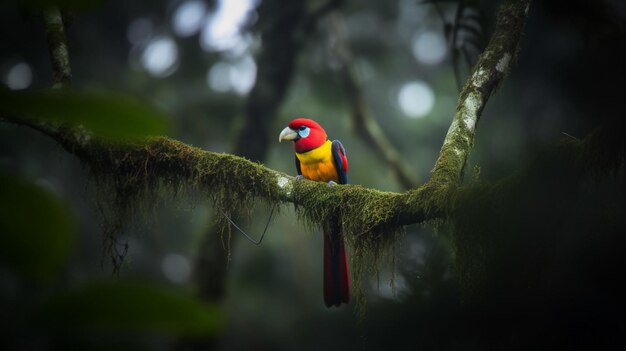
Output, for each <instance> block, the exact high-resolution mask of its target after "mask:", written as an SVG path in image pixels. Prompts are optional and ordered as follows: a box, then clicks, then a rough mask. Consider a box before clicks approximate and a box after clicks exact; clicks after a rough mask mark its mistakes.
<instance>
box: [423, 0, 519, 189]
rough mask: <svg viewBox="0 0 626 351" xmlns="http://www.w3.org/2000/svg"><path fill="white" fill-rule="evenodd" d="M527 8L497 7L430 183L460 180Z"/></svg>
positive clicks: (515, 1) (513, 3) (512, 54)
mask: <svg viewBox="0 0 626 351" xmlns="http://www.w3.org/2000/svg"><path fill="white" fill-rule="evenodd" d="M529 6H530V0H513V1H507V2H505V3H504V4H503V5H502V6H501V7H500V9H499V11H498V16H497V22H496V27H495V31H494V33H493V35H492V36H491V39H490V40H489V44H487V47H486V49H485V51H484V52H483V53H482V54H481V55H480V57H479V59H478V62H477V64H476V66H474V69H473V70H472V74H471V76H470V78H469V79H468V80H467V82H466V83H465V87H464V88H463V90H462V91H461V95H460V97H459V101H458V102H457V107H456V112H455V114H454V118H453V120H452V124H450V128H449V129H448V133H447V134H446V138H445V140H444V142H443V146H442V147H441V151H440V152H439V157H438V159H437V161H436V163H435V168H434V169H433V171H432V176H431V179H430V181H429V182H431V183H434V184H443V185H446V186H456V185H458V184H460V182H461V181H462V180H463V172H464V169H465V165H466V163H467V158H468V157H469V154H470V151H471V150H472V147H473V144H474V134H475V131H476V125H477V124H478V120H479V119H480V116H481V114H482V111H483V108H484V107H485V105H486V104H487V100H489V97H490V96H491V94H493V93H494V92H495V91H496V89H497V87H498V86H499V85H500V84H501V82H502V81H503V80H504V78H505V76H506V74H507V72H508V71H509V68H510V66H511V64H512V63H514V62H515V61H516V60H517V54H518V51H519V41H520V38H521V37H522V33H523V31H524V25H525V23H526V17H527V15H528V9H529Z"/></svg>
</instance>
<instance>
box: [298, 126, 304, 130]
mask: <svg viewBox="0 0 626 351" xmlns="http://www.w3.org/2000/svg"><path fill="white" fill-rule="evenodd" d="M298 129H300V130H305V129H306V126H300V128H298Z"/></svg>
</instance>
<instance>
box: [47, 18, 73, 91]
mask: <svg viewBox="0 0 626 351" xmlns="http://www.w3.org/2000/svg"><path fill="white" fill-rule="evenodd" d="M43 18H44V25H45V28H46V37H47V40H48V52H49V53H50V61H51V63H52V73H53V81H54V85H53V87H54V88H59V87H63V86H69V85H70V84H71V83H72V70H71V68H70V55H69V53H68V51H67V41H66V39H65V27H64V26H63V17H62V15H61V11H59V8H58V7H56V6H53V7H50V8H48V9H46V10H45V11H44V14H43Z"/></svg>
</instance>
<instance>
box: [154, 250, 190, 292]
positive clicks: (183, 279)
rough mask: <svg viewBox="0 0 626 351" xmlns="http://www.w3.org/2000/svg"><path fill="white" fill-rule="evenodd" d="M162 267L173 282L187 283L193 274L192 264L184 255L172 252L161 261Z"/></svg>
mask: <svg viewBox="0 0 626 351" xmlns="http://www.w3.org/2000/svg"><path fill="white" fill-rule="evenodd" d="M161 269H162V270H163V274H164V275H165V277H166V278H167V279H168V280H169V281H171V282H172V283H177V284H185V283H188V282H189V278H190V276H191V264H190V263H189V259H188V258H187V257H185V256H183V255H180V254H175V253H171V254H168V255H166V256H165V257H164V258H163V261H161Z"/></svg>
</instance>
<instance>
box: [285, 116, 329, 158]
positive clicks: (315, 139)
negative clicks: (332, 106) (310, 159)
mask: <svg viewBox="0 0 626 351" xmlns="http://www.w3.org/2000/svg"><path fill="white" fill-rule="evenodd" d="M283 140H293V141H294V148H295V149H296V152H298V153H302V152H306V151H309V150H313V149H315V148H317V147H320V146H322V144H324V143H325V142H326V140H327V136H326V131H324V128H322V126H320V125H319V124H318V123H317V122H315V121H314V120H312V119H307V118H296V119H294V120H293V121H291V122H289V125H288V126H287V127H286V128H285V129H283V131H282V132H281V133H280V136H279V137H278V142H281V141H283Z"/></svg>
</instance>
